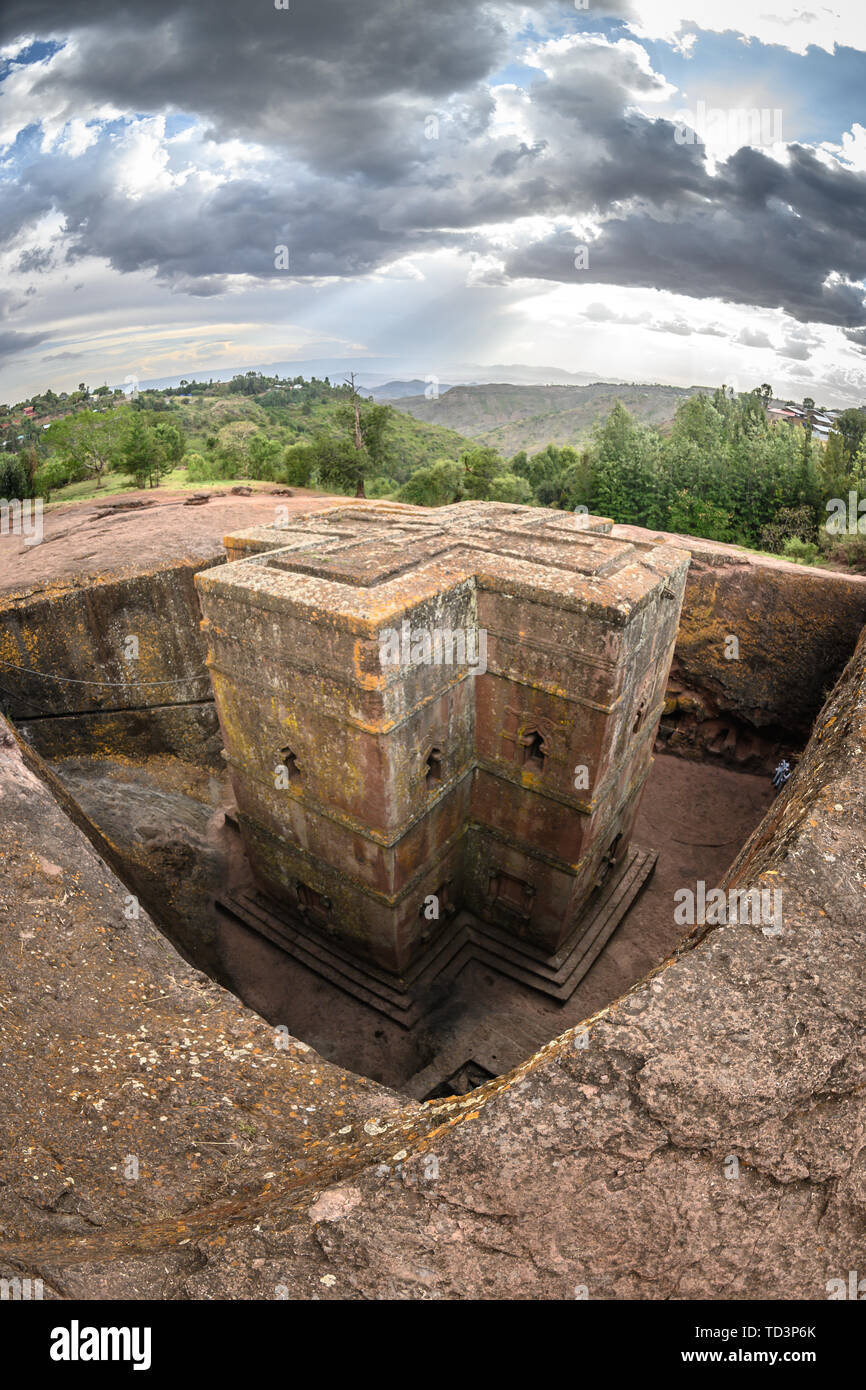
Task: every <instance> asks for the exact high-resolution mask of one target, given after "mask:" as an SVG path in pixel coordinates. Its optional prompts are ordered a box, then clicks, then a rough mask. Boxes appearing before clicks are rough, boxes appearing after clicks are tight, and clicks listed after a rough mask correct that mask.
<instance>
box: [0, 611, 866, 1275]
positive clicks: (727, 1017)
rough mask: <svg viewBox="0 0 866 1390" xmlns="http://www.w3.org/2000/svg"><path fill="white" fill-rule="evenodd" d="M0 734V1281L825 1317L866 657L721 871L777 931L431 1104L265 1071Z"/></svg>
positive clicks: (847, 1124)
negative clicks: (756, 1309) (807, 1304)
mask: <svg viewBox="0 0 866 1390" xmlns="http://www.w3.org/2000/svg"><path fill="white" fill-rule="evenodd" d="M5 738H6V746H4V747H3V748H2V749H0V790H2V799H0V808H2V811H3V815H4V824H5V825H6V827H7V833H6V835H5V843H4V846H3V851H4V855H5V861H4V865H3V870H4V877H3V885H4V888H3V892H4V902H5V912H4V915H3V917H2V919H0V920H2V928H0V949H2V953H3V954H2V964H0V978H2V981H3V995H2V999H0V1003H2V1005H3V1013H2V1019H3V1027H4V1062H5V1065H4V1067H3V1068H0V1088H2V1095H0V1108H2V1113H4V1114H5V1115H6V1116H8V1117H10V1119H9V1120H8V1121H7V1139H6V1142H5V1146H4V1150H3V1155H2V1178H3V1184H4V1185H3V1186H2V1187H0V1219H2V1239H0V1273H6V1272H7V1268H6V1267H3V1265H2V1261H3V1259H4V1258H5V1259H6V1260H13V1259H14V1261H15V1270H16V1272H19V1273H22V1272H26V1273H28V1274H32V1275H35V1274H36V1273H37V1272H38V1273H40V1274H42V1276H43V1277H44V1278H45V1280H46V1284H48V1285H51V1286H52V1287H53V1288H55V1289H56V1290H62V1291H63V1292H65V1293H69V1294H72V1295H74V1296H85V1297H104V1296H117V1297H128V1296H131V1295H133V1294H135V1293H143V1294H144V1295H145V1296H147V1295H148V1294H151V1295H154V1296H158V1297H163V1298H165V1297H175V1298H184V1297H192V1298H200V1297H208V1298H231V1297H258V1298H271V1297H292V1298H311V1297H313V1296H315V1297H317V1298H370V1297H378V1298H389V1297H396V1298H405V1299H415V1298H422V1299H429V1298H446V1299H447V1298H451V1299H456V1298H500V1297H511V1296H513V1297H521V1298H569V1299H570V1298H574V1297H575V1296H584V1295H585V1294H586V1295H588V1296H589V1297H592V1298H624V1297H640V1298H690V1297H691V1298H726V1299H737V1298H743V1297H757V1298H804V1299H823V1298H825V1297H827V1292H828V1288H827V1286H828V1282H829V1281H830V1280H833V1279H839V1278H841V1279H845V1278H846V1277H847V1275H848V1272H849V1271H850V1270H852V1269H860V1270H862V1269H863V1267H864V1261H866V1239H864V1216H866V1159H864V1136H866V1099H864V1094H863V1083H864V1074H866V1045H864V1037H866V1030H864V1022H866V994H864V990H863V960H864V955H866V912H864V884H866V825H864V820H866V764H864V757H863V754H864V746H866V638H864V639H862V640H861V642H860V644H859V646H858V648H857V652H856V654H855V656H854V658H853V659H852V661H851V662H850V664H849V666H848V668H847V669H846V671H845V673H844V675H843V677H842V679H841V680H840V682H839V685H838V687H837V688H836V690H835V691H834V692H833V694H832V696H831V698H830V700H829V701H828V703H827V705H826V706H825V709H824V710H823V711H822V714H821V716H820V718H819V721H818V724H817V727H816V733H815V736H814V738H813V741H812V743H811V744H810V746H809V749H808V750H807V753H806V755H805V756H804V758H803V761H802V763H801V765H800V767H799V769H798V771H797V772H796V774H795V776H794V778H793V779H792V781H791V782H790V783H789V785H788V788H787V789H786V790H785V791H784V792H783V793H782V795H781V796H780V798H779V800H778V801H777V803H776V804H775V806H774V808H773V811H772V812H771V814H770V816H769V817H768V818H767V821H765V823H764V824H763V826H762V827H761V828H760V829H759V830H758V832H756V834H755V836H754V837H753V839H752V841H751V842H750V844H749V845H748V846H747V847H746V849H745V850H744V852H743V854H742V855H741V856H740V858H739V859H738V861H737V863H736V864H735V865H734V867H733V869H732V872H731V875H730V878H729V882H730V883H731V884H734V885H739V886H743V887H745V886H752V885H756V886H758V887H761V886H766V885H769V886H772V887H773V888H775V889H778V890H780V891H781V893H782V901H783V915H782V930H781V934H780V935H776V934H774V932H772V931H770V932H766V931H765V930H764V929H763V928H762V926H761V925H750V924H736V923H734V924H729V925H722V926H716V927H713V928H712V929H710V930H708V931H704V929H703V928H699V929H696V930H695V932H694V933H693V934H692V935H691V936H690V937H689V938H688V939H687V941H686V942H685V943H684V946H683V948H682V949H681V950H680V951H679V952H678V953H677V954H676V955H675V956H674V957H673V958H672V959H670V960H669V961H667V962H664V963H663V964H662V965H661V966H660V967H659V968H658V970H657V971H656V972H654V974H653V975H652V976H651V977H649V978H647V979H646V980H644V981H642V982H641V983H640V984H638V985H637V986H635V987H634V989H632V990H631V991H630V992H629V993H628V994H627V995H625V996H624V997H623V998H622V999H620V1000H618V1001H616V1002H615V1003H614V1004H612V1005H611V1006H609V1007H608V1008H606V1009H604V1010H602V1011H601V1012H600V1013H599V1014H597V1015H596V1016H594V1017H593V1018H592V1019H589V1020H587V1022H586V1023H585V1025H582V1026H581V1027H579V1028H578V1029H574V1030H571V1031H570V1032H568V1033H566V1034H564V1035H563V1036H562V1037H561V1038H558V1039H556V1040H555V1041H554V1042H552V1043H550V1044H548V1045H547V1046H546V1047H545V1048H543V1049H542V1050H541V1051H540V1052H539V1053H538V1054H536V1056H535V1057H533V1058H531V1059H529V1060H528V1061H527V1062H526V1063H524V1064H523V1065H522V1066H521V1067H519V1068H518V1069H517V1070H516V1071H515V1072H513V1073H511V1074H510V1075H508V1076H506V1077H502V1078H499V1079H497V1080H496V1081H493V1082H490V1083H488V1085H486V1086H484V1087H482V1088H480V1089H479V1090H477V1091H475V1092H473V1093H471V1094H470V1095H468V1096H466V1097H461V1098H460V1099H452V1100H444V1101H434V1102H431V1103H429V1104H427V1105H426V1106H423V1107H418V1106H415V1105H412V1104H410V1103H405V1104H403V1103H401V1102H400V1101H399V1099H398V1098H397V1097H395V1096H394V1095H393V1094H391V1093H388V1092H385V1091H383V1090H382V1089H381V1088H378V1087H374V1086H372V1085H371V1084H369V1083H364V1082H361V1081H359V1079H358V1078H355V1077H351V1076H349V1075H348V1074H347V1073H341V1072H340V1071H339V1070H338V1069H336V1068H333V1067H329V1066H327V1064H325V1063H322V1062H321V1061H320V1060H319V1059H318V1058H316V1057H315V1054H312V1055H311V1054H309V1053H304V1052H303V1051H302V1050H301V1049H300V1048H299V1047H298V1046H297V1045H296V1044H295V1043H293V1042H292V1041H291V1040H289V1050H288V1051H287V1052H285V1053H282V1054H279V1053H278V1054H276V1055H275V1054H274V1052H273V1051H272V1038H271V1037H270V1036H269V1035H270V1034H271V1032H272V1030H270V1029H268V1028H266V1027H265V1025H264V1024H262V1022H261V1020H259V1019H257V1018H256V1016H255V1015H253V1014H251V1013H250V1012H249V1011H246V1010H244V1009H242V1008H241V1007H240V1006H239V1005H237V1004H236V1003H234V1002H233V1001H232V1000H231V999H229V998H228V996H226V995H225V994H224V993H222V992H221V991H219V990H217V989H216V988H215V987H214V986H212V985H207V984H205V983H204V982H202V980H201V978H200V977H196V976H195V975H194V974H193V972H190V971H189V970H188V969H187V968H186V967H184V966H183V965H182V963H181V962H180V961H179V959H178V957H177V956H176V955H175V954H174V953H173V952H172V951H171V949H170V948H169V947H168V946H167V945H166V944H165V942H163V941H162V940H161V939H160V938H159V937H158V935H157V934H156V933H155V932H154V931H153V929H152V928H151V927H150V925H149V923H147V922H146V921H145V920H140V921H139V922H138V923H128V924H121V919H122V904H123V889H122V886H121V885H119V884H118V883H117V881H116V880H114V879H113V878H112V876H111V875H110V873H108V871H107V870H106V869H105V868H104V866H102V865H101V864H100V863H99V861H98V860H97V859H96V858H95V856H94V855H93V854H92V853H91V851H90V850H89V847H88V846H87V845H86V843H85V842H84V841H83V839H82V837H81V836H80V835H79V834H78V832H77V831H76V830H75V829H74V827H72V826H71V825H70V823H69V822H68V821H67V820H66V819H65V818H64V817H63V815H62V814H61V813H60V811H59V810H58V809H57V807H56V805H54V803H53V802H52V799H51V797H50V796H49V794H48V792H47V791H46V790H45V788H44V787H43V786H42V785H41V784H40V782H39V781H38V780H37V779H36V777H35V776H34V775H33V774H32V773H31V772H30V771H29V770H28V768H26V767H25V766H24V765H23V763H22V760H21V757H20V754H19V752H18V749H17V748H16V747H15V746H14V744H10V743H9V739H10V738H11V735H9V734H6V735H5ZM46 836H50V841H51V847H52V848H51V855H50V859H49V858H48V857H47V856H46V851H45V846H46ZM64 893H65V894H66V895H67V896H66V898H65V899H64ZM31 932H32V933H33V935H32V936H31V935H30V934H29V933H31ZM22 933H24V934H23V936H22ZM142 1030H143V1031H142ZM187 1044H188V1045H187ZM193 1049H194V1051H192V1050H193ZM193 1056H194V1057H195V1058H197V1059H198V1060H197V1062H195V1063H193V1061H192V1057H193ZM73 1067H77V1068H78V1070H77V1071H73ZM195 1073H199V1075H195ZM293 1107H294V1108H293ZM311 1107H312V1108H311ZM196 1125H198V1129H196V1128H195V1126H196ZM245 1125H250V1126H254V1127H255V1138H254V1136H252V1135H249V1134H248V1132H247V1130H246V1129H245V1128H244V1126H245ZM245 1135H246V1137H248V1138H249V1141H250V1142H249V1146H248V1147H247V1146H246V1145H245V1144H244V1136H245ZM205 1141H207V1142H205ZM259 1142H261V1144H262V1147H261V1148H259V1147H257V1145H258V1143H259ZM208 1143H209V1144H210V1145H211V1148H210V1149H208ZM193 1146H194V1147H193ZM223 1150H226V1151H228V1152H229V1153H230V1154H231V1155H233V1162H232V1163H231V1164H228V1163H226V1162H225V1161H224V1160H217V1161H216V1163H213V1162H212V1163H211V1164H210V1165H207V1166H206V1165H204V1164H203V1163H201V1164H200V1166H199V1167H194V1166H193V1159H194V1156H195V1155H196V1154H198V1158H197V1159H195V1161H196V1162H200V1160H201V1159H202V1157H203V1156H204V1155H206V1154H207V1153H209V1152H214V1151H216V1152H217V1153H219V1152H221V1151H223ZM127 1154H137V1155H138V1156H139V1157H140V1158H141V1159H142V1160H143V1161H142V1164H141V1169H142V1174H143V1175H145V1176H143V1177H140V1178H139V1180H138V1181H137V1182H126V1181H124V1180H123V1178H122V1177H120V1176H118V1172H119V1169H118V1165H121V1164H122V1163H123V1161H124V1157H125V1155H127ZM735 1160H736V1161H735ZM270 1175H273V1176H270ZM70 1178H71V1179H73V1180H74V1181H73V1182H72V1183H70V1182H69V1181H68V1179H70ZM34 1179H35V1181H34ZM157 1179H158V1182H159V1185H157ZM70 1192H71V1193H72V1195H71V1196H70V1195H69V1194H70Z"/></svg>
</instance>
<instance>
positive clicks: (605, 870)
mask: <svg viewBox="0 0 866 1390" xmlns="http://www.w3.org/2000/svg"><path fill="white" fill-rule="evenodd" d="M621 840H622V834H619V835H615V836H614V838H613V839H612V840H611V842H610V844H609V845H608V847H607V849H606V850H605V852H604V854H603V855H602V858H601V863H600V864H599V866H598V873H597V875H596V879H595V886H596V888H600V887H601V885H602V884H603V883H604V881H605V879H606V878H607V876H608V874H609V873H610V871H611V869H612V868H613V865H614V863H615V862H616V856H617V854H618V853H619V846H620V841H621Z"/></svg>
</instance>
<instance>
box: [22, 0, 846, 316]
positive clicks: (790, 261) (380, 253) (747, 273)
mask: <svg viewBox="0 0 866 1390" xmlns="http://www.w3.org/2000/svg"><path fill="white" fill-rule="evenodd" d="M613 8H614V9H615V10H616V11H620V10H621V7H620V6H619V5H616V6H613ZM521 11H523V12H526V11H530V12H532V11H534V12H535V16H536V18H537V19H538V21H539V23H542V22H543V21H545V20H548V19H550V17H551V16H554V15H559V17H560V19H562V17H563V16H565V15H566V14H570V17H571V22H572V23H579V22H580V16H579V15H576V13H575V10H574V7H573V6H572V5H568V4H564V3H561V4H553V3H550V4H545V3H539V4H537V5H534V6H529V7H527V6H520V5H518V4H516V3H511V0H491V3H489V4H484V3H471V0H438V2H437V3H430V0H409V2H408V3H407V0H375V3H372V4H368V5H360V4H357V3H351V4H350V3H348V0H291V7H290V9H289V10H286V11H282V10H277V9H276V8H275V7H274V6H273V5H272V3H271V0H267V3H265V2H264V0H261V2H260V3H246V4H245V3H240V0H210V3H207V4H202V3H198V2H197V3H178V2H177V0H150V3H148V4H147V5H140V4H137V3H136V4H130V3H123V0H121V3H119V4H118V3H116V2H115V0H88V3H76V4H72V5H71V4H69V0H6V3H5V5H4V7H3V11H2V16H0V41H9V40H13V39H15V38H17V37H20V36H21V35H24V34H32V33H37V34H39V35H40V36H41V37H49V36H54V37H56V38H58V39H59V40H65V39H68V38H71V40H72V41H71V42H70V43H69V44H67V46H66V48H64V49H63V50H62V51H61V52H60V53H59V54H58V55H57V57H56V58H55V59H54V60H52V61H51V62H50V63H49V64H47V65H45V66H37V67H35V68H34V69H33V70H32V71H31V72H30V75H29V77H28V80H29V81H30V83H31V89H30V91H29V94H28V97H27V101H28V104H29V106H30V107H32V114H31V115H30V116H29V119H31V120H34V121H36V120H38V119H39V114H40V112H41V110H42V109H45V110H46V111H48V112H51V111H52V110H54V111H55V113H56V107H57V103H58V102H59V103H60V104H61V106H62V108H63V111H64V112H65V113H66V112H68V113H69V114H78V115H80V116H81V117H83V118H84V119H87V116H88V115H89V114H90V113H92V112H94V111H95V110H96V109H97V108H98V107H100V105H104V104H106V103H108V104H111V105H113V106H115V107H116V108H117V109H119V110H122V111H126V112H134V113H144V114H156V113H171V112H176V113H188V114H193V115H195V116H196V117H198V118H199V120H201V121H203V122H204V124H205V126H206V128H207V129H208V130H209V131H210V132H211V133H212V136H213V140H214V141H215V142H217V145H218V142H220V141H224V140H227V139H229V138H231V137H235V136H238V137H241V138H243V139H244V140H247V141H250V142H256V143H258V144H260V145H262V146H264V147H265V148H266V150H267V151H268V156H269V157H268V158H267V159H266V160H265V161H264V162H257V163H255V164H254V165H251V166H250V168H249V169H247V170H246V171H244V172H243V173H242V174H237V173H233V174H226V173H224V172H221V173H220V175H219V178H220V179H221V180H222V181H221V182H219V181H217V182H216V186H215V181H214V179H210V180H208V179H206V178H202V179H201V180H199V179H198V176H197V175H196V173H195V170H193V171H192V173H191V175H190V176H189V177H186V178H185V181H179V180H178V181H176V182H175V183H174V184H173V185H172V184H171V182H170V180H169V179H166V180H165V181H163V182H162V183H160V181H159V180H157V181H156V182H155V183H152V184H148V185H147V186H146V187H145V188H144V191H143V192H142V193H141V195H140V196H137V197H130V196H129V195H128V193H127V192H126V191H124V186H123V182H122V179H120V180H119V179H118V167H119V162H118V153H117V152H118V148H119V146H118V143H117V140H118V137H117V134H116V131H115V132H109V133H108V134H103V135H102V137H101V139H100V140H99V142H98V143H97V144H96V145H94V146H92V147H91V148H90V149H88V150H86V151H85V152H84V153H82V154H80V155H78V157H76V158H74V159H72V158H68V157H66V156H64V155H63V154H36V155H35V156H34V158H33V159H32V161H31V162H30V164H29V165H28V167H27V168H26V170H25V171H24V172H23V173H22V175H21V178H20V180H19V181H18V183H17V184H15V185H13V184H11V183H7V184H5V185H3V188H2V193H3V197H2V200H0V202H2V206H0V240H2V241H3V242H5V243H6V244H8V243H9V242H14V238H15V237H16V236H17V235H18V234H19V233H20V232H21V231H22V230H23V229H26V228H29V227H32V226H33V225H34V224H35V223H36V221H37V220H38V218H39V217H40V216H42V215H44V214H46V213H47V212H49V211H50V210H52V209H55V208H56V209H59V211H60V212H61V213H62V215H63V217H64V218H65V220H66V231H65V251H66V254H67V255H68V256H69V257H70V258H71V259H73V260H74V259H79V258H82V257H87V256H97V257H103V258H105V259H106V260H107V261H108V262H109V263H110V264H111V265H112V266H113V267H114V268H115V269H117V270H118V271H121V272H129V271H133V270H140V269H151V270H153V271H155V272H156V273H157V275H158V276H159V277H160V278H161V279H162V280H164V281H166V282H168V283H170V284H171V285H172V286H173V288H174V289H176V290H177V291H178V292H179V293H185V294H191V295H195V296H201V297H206V296H209V295H215V294H219V293H221V292H222V290H223V288H224V287H225V285H226V281H225V279H224V278H223V277H227V276H231V275H237V274H246V275H250V276H255V277H276V276H278V275H279V272H278V271H277V270H276V269H275V266H274V255H275V248H276V246H277V245H281V244H284V245H286V246H288V248H289V253H290V266H289V272H288V273H289V275H290V276H294V275H297V276H304V277H309V276H336V277H341V276H352V275H359V274H364V273H367V272H369V271H371V270H374V269H376V268H378V267H380V266H382V265H384V264H387V263H388V262H389V261H392V260H394V259H395V258H397V257H399V256H403V255H407V254H410V253H412V252H421V251H428V250H436V249H441V248H443V247H445V248H449V247H450V248H457V249H460V248H463V249H466V250H472V251H474V252H478V253H481V254H483V255H491V254H493V255H496V254H499V251H498V247H499V245H500V242H499V241H498V240H496V241H494V240H492V239H491V238H489V237H488V236H487V234H486V233H485V231H484V230H483V229H484V227H485V226H489V225H491V224H516V223H518V221H519V219H521V218H524V217H528V216H546V217H548V218H551V219H558V220H560V221H561V222H562V223H565V222H578V221H581V220H583V219H586V218H593V219H595V220H596V221H597V222H600V223H601V232H600V235H599V236H598V238H597V239H596V240H593V241H592V242H591V243H590V264H589V266H588V267H587V268H586V269H579V270H578V269H576V268H575V264H574V254H575V249H576V247H575V241H576V238H575V236H574V235H573V234H572V233H571V232H565V231H564V230H562V231H558V232H556V233H554V234H550V235H548V236H547V237H546V238H544V239H542V240H538V241H535V242H532V243H530V244H524V245H522V246H521V245H520V241H519V238H520V237H521V235H522V233H521V231H520V229H519V228H515V235H514V244H515V249H513V250H512V251H511V252H510V253H509V255H508V256H507V257H506V267H505V276H504V278H505V279H507V278H517V277H527V276H529V277H535V278H541V279H549V280H556V281H562V282H572V283H591V282H597V283H610V284H619V285H631V286H653V287H656V288H659V289H665V290H670V291H673V292H676V293H681V294H685V295H691V296H694V297H697V298H705V297H714V298H716V297H717V298H722V299H726V300H730V301H734V302H738V303H746V304H753V305H760V306H764V307H768V308H776V307H781V308H783V309H785V310H787V311H788V312H789V313H790V314H791V315H792V316H793V317H795V318H798V319H800V320H803V321H806V320H815V321H823V322H826V323H830V324H838V325H841V326H843V327H847V328H854V327H856V326H858V325H860V324H866V312H864V306H863V291H862V287H861V286H860V285H859V284H857V283H856V282H858V281H859V280H861V279H862V278H863V276H864V274H866V232H864V228H866V176H864V175H862V174H857V173H854V172H852V171H850V170H847V169H843V168H842V167H841V166H838V165H828V164H827V163H825V162H823V161H821V160H818V159H816V158H815V156H814V155H813V154H812V153H811V152H810V151H809V150H807V149H803V148H800V147H797V146H794V147H791V148H790V150H789V154H788V163H787V164H786V165H785V164H781V163H779V162H777V161H775V160H772V159H770V158H768V157H767V156H766V155H764V154H763V153H761V152H760V151H756V150H741V151H740V152H738V154H736V155H735V156H733V157H732V158H731V159H729V160H728V161H727V162H726V163H725V164H723V165H721V166H720V167H719V168H718V169H717V170H716V171H715V172H710V170H709V169H708V167H707V164H706V162H705V157H704V150H703V148H702V146H701V145H700V144H698V143H695V144H693V145H687V144H678V143H677V142H676V139H675V129H676V127H675V126H674V124H673V123H671V122H670V121H666V120H660V119H657V120H652V119H649V118H647V117H646V116H644V115H641V114H640V112H638V111H635V110H634V103H635V102H641V101H644V100H645V101H646V102H649V101H652V100H655V99H657V98H663V97H665V96H666V95H668V94H669V91H670V89H668V88H667V87H666V84H665V81H664V79H663V78H661V77H659V75H658V74H656V73H654V72H652V70H651V69H650V67H649V64H648V62H647V61H646V56H645V54H644V53H643V50H642V49H641V48H640V47H639V46H638V45H637V44H634V43H626V44H618V45H617V44H612V43H608V42H607V41H605V40H604V39H603V38H601V37H600V36H598V35H596V36H594V37H593V36H587V37H585V38H584V39H583V40H582V41H581V42H579V43H577V44H574V45H571V44H567V43H566V44H563V45H559V46H556V45H554V46H552V47H550V48H548V49H547V50H545V52H544V54H543V57H542V59H541V61H543V65H544V75H541V74H539V77H538V80H537V81H535V82H532V83H531V84H530V87H529V90H528V94H527V100H526V105H525V108H524V111H523V115H524V118H525V123H526V129H527V135H526V136H525V137H522V136H521V137H518V136H515V135H505V134H498V135H493V134H492V133H491V130H492V127H491V120H492V115H493V100H492V98H491V95H490V92H489V91H488V89H487V87H486V85H485V78H487V77H489V76H490V74H491V73H493V72H495V71H496V70H497V69H498V68H499V67H500V66H501V65H502V64H503V62H505V61H507V59H508V58H509V57H510V56H514V54H513V52H512V51H510V50H509V34H508V26H509V23H513V22H514V21H515V19H516V16H517V15H518V13H519V12H521ZM605 12H609V11H605ZM22 71H23V70H21V69H18V70H17V71H16V72H14V73H13V77H18V76H20V75H21V73H22ZM0 92H2V86H0ZM431 116H434V117H435V118H436V122H437V124H436V126H435V138H425V137H426V136H427V135H429V133H430V132H429V131H428V129H427V127H426V125H425V123H426V122H427V121H428V119H429V118H430V117H431ZM196 148H197V149H198V151H199V153H201V152H202V149H203V148H204V147H203V146H202V144H201V142H199V144H198V146H197V147H196ZM217 153H218V150H217ZM177 158H178V159H182V158H183V150H182V149H181V150H180V152H179V153H177ZM7 195H8V196H7ZM39 254H40V253H39V252H38V251H34V250H33V248H32V246H31V247H29V248H26V249H24V250H23V253H22V269H23V268H29V269H36V268H38V266H37V263H36V261H28V260H27V258H28V257H31V258H32V257H34V256H36V257H37V259H38V256H39ZM25 261H26V262H27V264H26V267H25V266H24V264H23V262H25ZM486 275H487V282H488V283H497V282H501V281H502V280H503V276H502V274H501V272H498V271H496V270H494V269H490V270H489V271H488V272H486ZM668 331H673V332H676V333H684V332H685V331H686V329H685V326H684V325H682V324H681V323H680V321H679V320H677V321H676V325H675V326H674V327H673V328H668Z"/></svg>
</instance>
